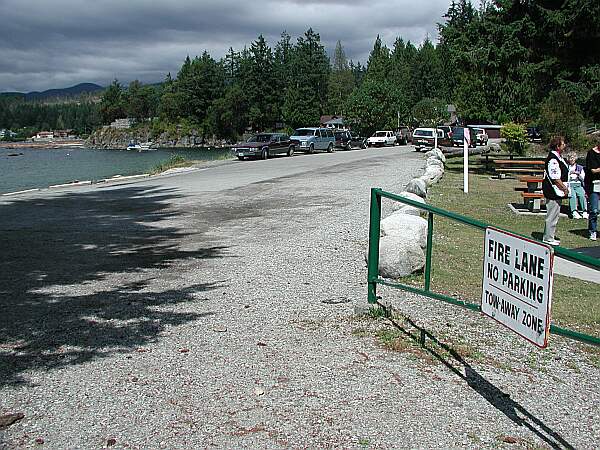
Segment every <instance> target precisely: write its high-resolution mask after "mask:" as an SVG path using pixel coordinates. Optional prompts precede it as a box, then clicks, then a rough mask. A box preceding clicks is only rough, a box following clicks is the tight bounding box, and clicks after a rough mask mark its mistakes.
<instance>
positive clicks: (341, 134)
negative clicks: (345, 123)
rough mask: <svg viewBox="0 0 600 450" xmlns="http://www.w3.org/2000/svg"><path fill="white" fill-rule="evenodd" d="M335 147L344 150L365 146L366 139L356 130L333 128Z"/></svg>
mask: <svg viewBox="0 0 600 450" xmlns="http://www.w3.org/2000/svg"><path fill="white" fill-rule="evenodd" d="M333 133H334V135H335V147H336V148H342V149H344V150H351V149H353V148H366V147H367V144H366V142H367V139H366V138H364V137H362V136H361V135H359V134H358V133H356V132H353V131H349V130H335V131H334V132H333Z"/></svg>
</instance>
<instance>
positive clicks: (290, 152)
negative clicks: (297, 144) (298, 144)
mask: <svg viewBox="0 0 600 450" xmlns="http://www.w3.org/2000/svg"><path fill="white" fill-rule="evenodd" d="M294 150H295V149H294V146H293V145H290V148H288V151H287V155H288V156H294Z"/></svg>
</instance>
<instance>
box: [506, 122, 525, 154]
mask: <svg viewBox="0 0 600 450" xmlns="http://www.w3.org/2000/svg"><path fill="white" fill-rule="evenodd" d="M500 137H501V138H504V139H505V140H506V141H505V142H504V143H503V144H502V146H504V148H505V149H506V150H507V151H508V152H509V153H516V154H518V155H524V154H525V151H526V150H527V147H528V143H527V128H526V127H525V125H521V124H518V123H514V122H509V123H505V124H504V125H503V126H502V129H501V130H500Z"/></svg>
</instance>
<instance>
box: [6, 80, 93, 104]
mask: <svg viewBox="0 0 600 450" xmlns="http://www.w3.org/2000/svg"><path fill="white" fill-rule="evenodd" d="M102 90H104V88H103V87H102V86H99V85H97V84H94V83H80V84H77V85H75V86H71V87H68V88H64V89H48V90H47V91H42V92H37V91H34V92H28V93H26V94H23V93H21V92H2V93H0V96H2V97H24V98H25V100H26V101H44V100H49V99H57V98H69V97H77V96H79V95H81V94H94V93H97V92H99V91H102Z"/></svg>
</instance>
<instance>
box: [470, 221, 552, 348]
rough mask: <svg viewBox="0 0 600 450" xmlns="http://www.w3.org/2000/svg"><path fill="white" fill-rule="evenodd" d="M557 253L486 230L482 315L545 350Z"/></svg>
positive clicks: (491, 229)
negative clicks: (555, 254)
mask: <svg viewBox="0 0 600 450" xmlns="http://www.w3.org/2000/svg"><path fill="white" fill-rule="evenodd" d="M553 264H554V250H553V249H552V247H550V246H547V245H544V244H542V243H540V242H536V241H533V240H530V239H526V238H523V237H520V236H516V235H514V234H511V233H508V232H506V231H502V230H498V229H496V228H486V231H485V249H484V258H483V290H482V293H481V311H482V312H483V313H484V314H485V315H487V316H490V317H491V318H492V319H494V320H496V321H497V322H500V323H501V324H503V325H504V326H506V327H508V328H510V329H511V330H513V331H514V332H516V333H518V334H519V335H521V336H523V337H524V338H525V339H527V340H528V341H530V342H532V343H533V344H535V345H537V346H538V347H542V348H545V347H546V346H547V345H548V333H549V331H550V304H551V301H552V269H553Z"/></svg>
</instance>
